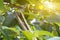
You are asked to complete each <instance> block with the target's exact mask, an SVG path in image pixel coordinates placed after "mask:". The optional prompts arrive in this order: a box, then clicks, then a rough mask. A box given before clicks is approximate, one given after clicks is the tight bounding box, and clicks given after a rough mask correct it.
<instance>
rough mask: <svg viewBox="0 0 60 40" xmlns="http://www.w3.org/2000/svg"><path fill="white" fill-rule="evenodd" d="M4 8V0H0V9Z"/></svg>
mask: <svg viewBox="0 0 60 40" xmlns="http://www.w3.org/2000/svg"><path fill="white" fill-rule="evenodd" d="M3 8H4V5H3V0H0V10H2V9H3Z"/></svg>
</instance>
